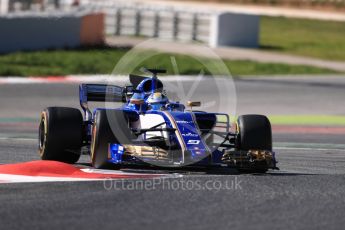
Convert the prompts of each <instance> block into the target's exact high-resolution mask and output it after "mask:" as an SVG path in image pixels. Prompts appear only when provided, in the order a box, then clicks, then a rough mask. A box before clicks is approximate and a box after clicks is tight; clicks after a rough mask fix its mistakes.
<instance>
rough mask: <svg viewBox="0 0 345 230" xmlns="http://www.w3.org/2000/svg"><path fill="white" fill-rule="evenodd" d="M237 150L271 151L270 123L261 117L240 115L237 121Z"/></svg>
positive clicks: (264, 117)
mask: <svg viewBox="0 0 345 230" xmlns="http://www.w3.org/2000/svg"><path fill="white" fill-rule="evenodd" d="M237 133H238V137H237V148H238V149H239V150H244V151H248V150H267V151H272V130H271V123H270V121H269V120H268V118H267V117H266V116H263V115H242V116H239V117H238V120H237Z"/></svg>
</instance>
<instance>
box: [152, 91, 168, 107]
mask: <svg viewBox="0 0 345 230" xmlns="http://www.w3.org/2000/svg"><path fill="white" fill-rule="evenodd" d="M168 101H169V100H168V98H167V97H166V96H165V95H163V94H162V93H160V92H156V93H152V94H151V95H150V96H149V97H148V98H147V103H148V104H149V106H150V108H151V109H152V110H161V108H162V106H164V105H166V104H167V103H168Z"/></svg>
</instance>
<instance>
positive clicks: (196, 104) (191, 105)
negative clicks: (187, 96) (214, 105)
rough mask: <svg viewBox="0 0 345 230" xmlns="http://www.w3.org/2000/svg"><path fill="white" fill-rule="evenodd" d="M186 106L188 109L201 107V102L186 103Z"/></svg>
mask: <svg viewBox="0 0 345 230" xmlns="http://www.w3.org/2000/svg"><path fill="white" fill-rule="evenodd" d="M187 105H188V106H189V107H199V106H201V102H200V101H188V102H187Z"/></svg>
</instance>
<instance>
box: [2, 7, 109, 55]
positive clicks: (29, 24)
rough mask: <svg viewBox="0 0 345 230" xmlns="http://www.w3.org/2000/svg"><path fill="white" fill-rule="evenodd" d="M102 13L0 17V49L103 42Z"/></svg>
mask: <svg viewBox="0 0 345 230" xmlns="http://www.w3.org/2000/svg"><path fill="white" fill-rule="evenodd" d="M103 21H104V17H103V14H102V13H92V14H84V15H72V14H68V15H67V14H59V15H38V14H9V15H6V16H1V17H0V34H1V35H0V53H8V52H15V51H26V50H44V49H61V48H76V47H80V46H87V45H102V44H104V23H103Z"/></svg>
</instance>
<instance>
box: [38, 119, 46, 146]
mask: <svg viewBox="0 0 345 230" xmlns="http://www.w3.org/2000/svg"><path fill="white" fill-rule="evenodd" d="M45 143H46V132H45V119H44V118H42V120H41V122H40V126H39V129H38V146H39V150H40V152H43V149H44V146H45Z"/></svg>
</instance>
